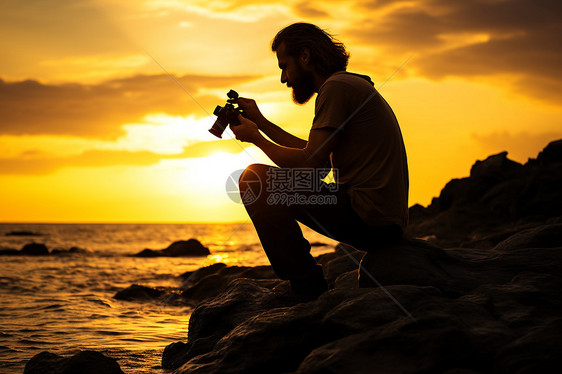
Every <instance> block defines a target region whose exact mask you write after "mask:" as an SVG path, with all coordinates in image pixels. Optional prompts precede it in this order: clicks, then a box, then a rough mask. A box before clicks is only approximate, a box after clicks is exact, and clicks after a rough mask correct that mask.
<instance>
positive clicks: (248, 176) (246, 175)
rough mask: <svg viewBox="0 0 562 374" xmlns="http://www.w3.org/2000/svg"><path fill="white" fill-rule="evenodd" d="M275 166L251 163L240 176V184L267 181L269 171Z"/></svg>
mask: <svg viewBox="0 0 562 374" xmlns="http://www.w3.org/2000/svg"><path fill="white" fill-rule="evenodd" d="M272 167H273V166H270V165H264V164H251V165H248V167H246V169H244V171H243V172H242V174H240V178H238V184H239V185H242V184H245V183H247V182H255V181H262V182H264V183H265V181H266V180H267V171H268V170H269V169H270V168H272Z"/></svg>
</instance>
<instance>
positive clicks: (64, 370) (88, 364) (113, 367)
mask: <svg viewBox="0 0 562 374" xmlns="http://www.w3.org/2000/svg"><path fill="white" fill-rule="evenodd" d="M23 373H24V374H78V373H80V374H123V371H122V370H121V368H120V367H119V364H118V363H117V361H115V360H114V359H112V358H110V357H107V356H104V355H103V354H101V353H99V352H95V351H80V352H78V353H76V354H75V355H73V356H71V357H61V356H59V355H56V354H54V353H50V352H46V351H45V352H41V353H39V354H37V355H35V356H33V357H32V358H31V359H30V360H29V361H28V362H27V364H26V365H25V369H24V371H23Z"/></svg>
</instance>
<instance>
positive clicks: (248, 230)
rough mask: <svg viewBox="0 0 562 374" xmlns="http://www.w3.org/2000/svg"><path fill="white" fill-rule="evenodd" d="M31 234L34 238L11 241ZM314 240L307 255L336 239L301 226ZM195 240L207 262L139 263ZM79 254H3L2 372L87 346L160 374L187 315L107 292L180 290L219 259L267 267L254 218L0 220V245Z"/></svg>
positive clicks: (129, 369)
mask: <svg viewBox="0 0 562 374" xmlns="http://www.w3.org/2000/svg"><path fill="white" fill-rule="evenodd" d="M14 231H29V232H33V233H35V234H38V235H35V236H25V235H24V236H21V235H19V236H18V235H16V236H13V235H9V233H12V232H14ZM303 232H304V233H305V237H306V238H307V239H309V241H310V242H311V243H312V242H316V243H317V244H325V245H317V246H313V254H314V255H318V254H321V253H325V252H328V251H331V250H333V246H334V245H335V244H336V243H335V242H334V241H332V240H330V239H328V238H326V237H323V236H321V235H319V234H317V233H315V232H313V231H311V230H309V229H308V228H306V227H303ZM190 238H195V239H197V240H199V241H200V242H201V243H203V245H205V246H207V247H208V248H209V250H210V251H211V255H209V256H207V257H183V258H165V257H161V258H136V257H131V256H130V255H132V254H135V253H137V252H140V251H141V250H143V249H145V248H152V249H162V248H165V247H167V246H168V245H170V244H171V243H172V242H174V241H177V240H187V239H190ZM31 242H36V243H44V244H46V245H47V247H48V248H49V249H50V250H52V249H69V248H71V247H79V248H82V249H85V250H86V252H85V253H74V254H64V255H49V256H37V257H34V256H0V263H1V266H0V373H3V374H11V373H22V372H23V369H24V366H25V363H26V362H27V361H28V360H29V359H30V358H31V357H33V356H34V355H36V354H37V353H40V352H42V351H50V352H52V353H56V354H60V355H63V356H68V355H71V354H73V353H75V352H76V351H77V350H85V349H93V350H97V351H100V352H102V353H104V354H106V355H108V356H110V357H113V358H115V359H116V360H117V361H118V362H119V365H120V366H121V368H122V369H123V371H124V372H125V373H165V372H167V371H165V370H163V369H160V362H161V357H162V352H163V350H164V348H165V347H166V346H167V345H168V344H170V343H172V342H176V341H180V340H181V341H186V339H187V329H188V325H189V317H190V314H191V309H190V308H187V307H185V306H174V305H167V304H157V303H156V302H145V303H141V302H128V301H121V300H116V299H114V298H113V295H115V293H116V292H117V291H119V290H122V289H124V288H126V287H128V286H130V285H131V284H134V283H137V284H142V285H146V286H154V287H156V286H164V287H179V286H180V284H181V280H180V279H179V278H178V276H179V275H181V274H183V273H184V272H186V271H193V270H196V269H198V268H200V267H202V266H207V265H210V264H213V263H216V262H224V263H226V264H228V265H240V266H256V265H266V264H269V263H268V261H267V258H266V257H265V255H264V253H263V250H262V248H261V244H260V243H259V239H258V237H257V235H256V233H255V230H254V228H253V226H252V224H251V222H245V223H229V224H0V248H13V249H21V247H22V246H23V245H25V244H27V243H31Z"/></svg>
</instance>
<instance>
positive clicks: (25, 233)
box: [4, 230, 43, 236]
mask: <svg viewBox="0 0 562 374" xmlns="http://www.w3.org/2000/svg"><path fill="white" fill-rule="evenodd" d="M4 235H6V236H41V235H43V234H41V233H39V232H33V231H27V230H14V231H8V232H7V233H6V234H4Z"/></svg>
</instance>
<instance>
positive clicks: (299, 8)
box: [293, 1, 330, 18]
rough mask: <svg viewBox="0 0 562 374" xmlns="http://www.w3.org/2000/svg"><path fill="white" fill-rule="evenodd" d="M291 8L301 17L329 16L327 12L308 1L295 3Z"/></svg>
mask: <svg viewBox="0 0 562 374" xmlns="http://www.w3.org/2000/svg"><path fill="white" fill-rule="evenodd" d="M293 10H294V11H295V13H297V15H299V16H302V17H310V18H324V17H329V16H330V14H328V12H326V11H324V10H322V9H320V8H318V7H315V6H313V5H311V4H310V2H309V1H303V2H300V3H297V4H295V5H294V6H293Z"/></svg>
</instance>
